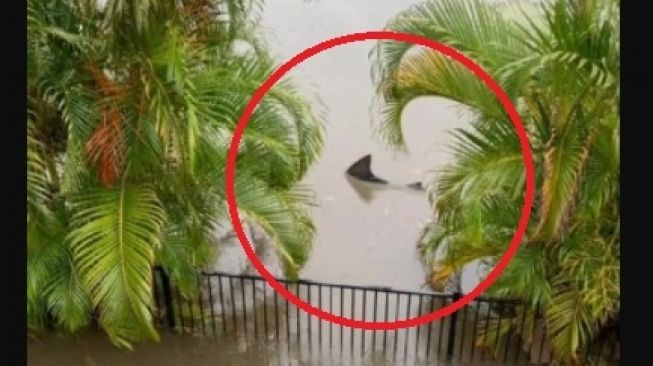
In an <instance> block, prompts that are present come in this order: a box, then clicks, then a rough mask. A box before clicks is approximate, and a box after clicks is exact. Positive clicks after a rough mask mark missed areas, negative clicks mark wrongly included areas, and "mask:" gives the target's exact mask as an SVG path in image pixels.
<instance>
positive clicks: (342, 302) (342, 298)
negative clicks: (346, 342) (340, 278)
mask: <svg viewBox="0 0 653 366" xmlns="http://www.w3.org/2000/svg"><path fill="white" fill-rule="evenodd" d="M338 288H339V289H340V314H339V315H340V316H344V315H345V312H344V310H343V308H344V305H345V298H344V296H342V294H343V289H342V286H338ZM343 331H344V327H340V354H342V332H343Z"/></svg>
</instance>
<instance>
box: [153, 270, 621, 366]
mask: <svg viewBox="0 0 653 366" xmlns="http://www.w3.org/2000/svg"><path fill="white" fill-rule="evenodd" d="M277 280H278V281H279V282H280V283H281V284H283V286H285V288H286V289H287V290H288V291H290V292H292V293H293V294H295V295H296V296H297V297H299V298H301V299H302V300H304V301H305V302H307V303H309V304H311V305H312V306H315V307H319V308H321V309H323V310H325V311H328V312H330V313H332V314H335V315H340V316H343V317H348V318H352V319H356V320H365V321H397V320H405V319H408V318H413V317H416V316H419V315H424V314H427V313H430V312H433V311H435V310H437V309H439V308H442V307H445V306H447V305H449V304H452V303H453V302H455V301H456V300H458V299H459V298H460V297H461V294H459V293H435V292H413V291H401V290H394V289H390V288H383V287H365V286H353V285H342V284H329V283H321V282H314V281H306V280H297V281H291V280H285V279H277ZM154 286H155V291H154V298H155V299H154V300H155V304H156V310H157V311H156V321H157V324H158V325H159V326H160V327H162V328H170V329H172V330H174V331H176V332H181V333H195V334H203V335H213V336H232V337H233V336H236V337H239V338H240V339H242V341H243V342H245V343H247V342H250V341H265V342H274V344H275V352H278V353H279V357H280V359H283V358H285V359H286V361H282V363H287V358H288V357H291V356H292V355H299V356H302V357H303V358H306V357H312V355H316V354H317V355H319V356H322V357H324V355H329V356H330V357H333V358H342V357H349V362H348V364H352V365H354V364H362V363H364V362H365V360H367V359H369V358H376V359H379V360H382V361H383V362H386V363H387V362H390V364H405V365H418V364H436V362H437V360H447V361H448V362H450V364H451V365H455V364H460V365H467V364H474V365H477V364H483V365H485V364H487V365H492V364H496V365H547V364H549V363H551V361H552V350H551V347H550V345H549V344H548V342H547V340H546V339H545V337H544V324H543V321H542V319H541V314H539V312H537V313H533V312H531V311H529V309H530V307H529V306H528V305H527V304H525V303H523V302H520V301H516V300H509V299H493V298H484V297H479V298H477V299H475V300H474V301H472V302H470V303H468V304H466V305H465V306H464V307H462V308H461V309H459V310H458V311H456V312H454V313H453V314H451V315H449V316H448V317H445V318H442V319H439V320H437V321H433V322H429V323H427V324H423V325H420V326H418V327H412V328H406V329H399V330H376V331H371V330H362V329H353V328H349V327H344V326H340V325H337V324H333V323H331V322H328V321H324V320H322V319H320V318H318V317H315V316H313V315H310V314H308V313H306V312H304V311H303V310H301V309H299V308H297V307H296V306H295V305H294V304H291V303H289V302H288V301H286V300H285V299H284V298H283V297H282V296H280V295H279V294H278V293H277V292H276V291H274V290H273V289H272V288H271V287H270V286H269V285H268V284H267V282H266V281H265V279H263V278H262V277H258V276H249V275H233V274H227V273H221V272H212V273H205V272H202V273H200V274H198V275H197V291H194V295H193V296H182V293H181V292H180V290H179V287H177V286H175V284H174V283H172V281H171V280H170V278H169V277H168V276H167V275H166V273H165V272H164V271H163V270H162V269H161V268H157V269H156V271H155V276H154ZM526 327H531V328H530V329H531V331H532V334H533V337H532V339H526V337H522V336H521V334H524V333H529V332H526V330H528V328H526ZM501 330H505V332H501ZM493 340H495V342H493ZM496 340H498V341H496ZM607 341H609V339H603V340H602V342H601V344H598V345H596V347H594V348H593V350H594V352H590V353H589V357H587V359H586V360H585V364H587V365H615V364H618V360H619V356H618V351H619V350H618V349H608V348H615V347H607V346H605V347H604V343H606V344H607V343H612V344H614V343H615V342H607ZM488 342H490V343H492V344H494V345H495V346H494V347H491V348H490V347H484V346H483V344H487V343H488ZM617 348H618V347H617ZM302 353H305V354H307V355H302ZM292 357H294V356H292ZM456 362H457V363H456Z"/></svg>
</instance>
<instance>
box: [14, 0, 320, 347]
mask: <svg viewBox="0 0 653 366" xmlns="http://www.w3.org/2000/svg"><path fill="white" fill-rule="evenodd" d="M259 9H260V3H259V2H258V1H247V0H213V1H210V0H194V1H185V0H184V1H162V0H139V1H125V0H106V1H104V2H97V1H95V0H29V1H28V95H27V98H28V109H27V131H28V134H27V141H28V149H27V166H28V176H27V188H28V198H27V208H28V215H27V221H28V233H27V235H28V242H27V245H28V259H27V265H28V288H27V296H28V303H27V306H28V324H29V325H30V327H32V328H40V327H42V326H43V325H44V324H45V322H46V320H47V319H48V318H51V319H53V320H54V321H55V322H56V324H58V325H59V326H60V327H61V328H63V329H65V330H67V331H70V332H74V331H76V330H78V329H80V328H82V327H84V326H86V325H88V324H89V322H91V321H92V320H97V322H98V324H99V326H101V327H102V328H103V329H104V330H105V331H106V333H107V334H108V335H109V338H110V340H111V341H112V342H114V343H115V344H117V345H120V346H125V347H130V345H131V343H133V342H135V341H140V340H145V339H154V340H156V339H157V338H158V335H157V332H156V330H155V329H154V326H153V323H152V310H153V304H152V274H151V273H152V267H153V265H155V264H160V265H162V266H163V267H164V268H165V269H166V271H167V272H168V273H169V274H170V275H171V276H172V277H173V278H174V279H175V282H176V283H177V284H178V285H179V287H180V289H181V290H182V292H184V293H186V294H189V293H191V292H192V291H193V287H194V285H195V283H196V282H195V277H194V274H195V271H196V270H197V269H198V268H199V267H201V266H202V265H203V264H205V263H207V260H208V258H209V256H210V255H211V253H212V250H211V247H210V246H209V244H208V242H209V238H210V235H211V231H212V229H213V228H214V226H215V225H221V224H227V223H228V221H227V219H226V206H225V193H224V188H223V185H224V183H223V182H224V168H225V161H226V151H227V147H228V143H229V138H230V136H231V133H232V131H233V129H234V128H235V124H236V121H237V120H238V117H239V114H240V112H241V110H242V109H243V108H244V106H245V104H246V103H247V101H248V99H249V97H250V95H251V94H252V93H253V91H254V90H255V89H256V88H257V87H258V85H260V83H261V82H262V81H263V80H264V79H265V78H266V76H267V75H268V74H269V73H270V72H271V70H272V69H273V67H274V64H273V62H272V60H271V59H270V57H269V56H268V54H267V53H266V50H265V47H264V44H263V43H262V42H261V41H260V37H259V36H258V35H257V33H256V21H257V17H258V15H257V14H258V11H259ZM322 135H323V132H322V122H321V117H320V116H319V115H316V114H315V113H314V112H313V111H312V109H311V108H310V103H309V102H308V101H306V100H304V99H303V98H301V97H300V96H299V95H298V92H297V90H296V89H295V88H294V86H293V84H292V83H291V82H290V81H289V80H283V81H282V82H280V83H279V84H278V85H276V86H275V87H274V88H273V90H271V91H270V93H269V95H268V96H267V97H266V98H265V99H264V101H263V102H262V103H261V104H260V105H259V106H258V108H257V109H256V111H255V113H254V115H253V117H252V119H251V122H250V123H249V125H248V129H247V132H246V134H245V136H244V138H243V142H242V144H241V148H240V151H239V157H238V170H237V179H236V190H237V194H238V203H239V206H240V212H241V215H242V216H243V219H249V220H251V221H253V222H255V223H256V224H257V225H259V226H260V227H261V228H262V229H263V231H264V232H265V233H266V235H267V236H268V238H269V239H270V242H271V243H273V244H274V245H275V248H276V249H277V251H278V253H279V256H280V258H281V260H282V261H283V263H284V266H285V269H286V272H287V274H288V275H290V276H292V275H296V272H297V269H298V268H299V267H300V266H301V265H302V264H303V263H304V262H305V261H306V259H307V255H308V252H309V249H310V243H311V241H312V238H313V235H314V228H313V226H312V224H311V220H310V218H309V217H308V216H307V212H306V208H305V203H306V202H307V201H308V200H309V199H310V196H309V195H308V193H309V192H308V191H307V190H306V188H304V187H301V186H299V185H298V184H297V183H298V182H299V181H300V179H301V178H302V177H303V176H304V174H305V173H306V171H307V169H308V167H309V166H310V165H311V164H312V163H313V162H314V161H315V159H316V157H317V156H318V154H319V152H320V150H321V147H322ZM91 315H92V316H91Z"/></svg>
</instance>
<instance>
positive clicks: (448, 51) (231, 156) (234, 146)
mask: <svg viewBox="0 0 653 366" xmlns="http://www.w3.org/2000/svg"><path fill="white" fill-rule="evenodd" d="M366 40H394V41H399V42H408V43H412V44H417V45H421V46H425V47H428V48H431V49H433V50H435V51H438V52H440V53H442V54H444V55H446V56H448V57H451V58H452V59H454V60H456V61H458V62H459V63H461V64H462V65H463V66H465V67H467V68H468V69H469V70H471V71H472V72H473V73H474V74H475V75H476V76H477V77H478V78H479V79H480V80H481V81H483V82H484V83H485V84H486V85H487V86H488V87H489V88H490V90H492V91H493V92H494V94H495V95H496V96H497V98H498V99H499V101H500V102H501V104H503V107H504V108H505V109H506V111H507V112H508V115H509V116H510V119H511V121H512V123H513V125H514V127H515V130H516V132H517V136H518V137H519V143H520V146H521V150H522V157H523V159H524V165H525V167H526V190H525V193H526V194H525V196H524V205H523V207H522V211H521V217H520V219H519V223H518V225H517V229H516V230H515V235H514V236H513V238H512V240H511V242H510V245H509V246H508V249H507V250H506V252H505V254H504V255H503V256H502V257H501V259H500V260H499V262H498V263H497V265H496V266H495V267H494V268H493V269H492V271H490V273H489V274H488V275H487V277H486V278H485V279H484V280H483V281H481V283H479V284H478V285H477V286H476V287H475V288H474V289H473V290H472V291H471V292H469V293H467V294H466V295H464V296H463V297H461V298H460V299H459V300H458V301H455V302H454V303H452V304H450V305H447V306H445V307H443V308H440V309H438V310H436V311H434V312H432V313H429V314H424V315H420V316H418V317H414V318H410V319H405V320H397V321H393V322H369V321H364V320H355V319H350V318H346V317H342V316H338V315H334V314H331V313H329V312H326V311H324V310H322V309H320V308H316V307H314V306H312V305H311V304H309V303H306V302H304V301H303V300H302V299H300V298H299V297H297V296H295V295H294V294H293V293H291V292H290V291H288V290H286V288H285V287H284V286H283V285H281V284H280V283H279V282H278V281H277V280H276V279H275V278H274V276H273V275H272V273H270V272H269V271H268V270H267V268H265V265H263V263H262V262H261V261H260V260H259V258H258V257H257V255H256V253H255V252H254V250H253V249H252V246H251V244H250V243H249V241H248V240H247V236H246V235H245V231H244V230H243V227H242V225H241V222H240V219H239V215H238V207H237V203H236V195H235V186H234V183H235V179H234V177H235V166H236V157H237V155H238V145H239V143H240V140H241V137H242V135H243V133H244V131H245V127H246V126H247V123H248V122H249V119H250V118H251V116H252V113H253V112H254V109H255V108H256V106H257V105H258V103H259V102H260V101H261V99H262V98H263V96H264V95H265V94H266V93H267V91H268V90H269V89H270V88H272V86H274V84H275V83H276V82H277V81H278V80H279V79H280V78H281V77H282V76H283V75H285V74H286V73H287V72H288V71H290V70H291V69H292V68H293V67H295V66H297V65H298V64H300V63H301V62H303V61H305V60H306V59H308V58H310V57H312V56H314V55H316V54H318V53H320V52H322V51H325V50H328V49H330V48H333V47H336V46H340V45H344V44H347V43H353V42H360V41H366ZM225 180H226V194H227V206H228V209H229V217H230V219H231V222H232V224H233V227H234V230H235V232H236V236H237V237H238V240H239V241H240V243H241V245H242V247H243V249H244V251H245V254H246V255H247V257H248V258H249V260H250V261H251V262H252V264H253V265H254V267H255V268H256V270H257V271H258V272H259V273H260V274H261V276H262V277H263V278H264V279H265V280H266V281H267V282H268V284H269V285H270V286H271V287H272V288H273V289H275V290H276V291H277V292H278V293H280V294H281V295H282V296H283V297H284V298H286V300H288V301H290V302H292V303H293V304H295V305H296V306H297V307H299V308H300V309H302V310H304V311H306V312H307V313H309V314H312V315H315V316H317V317H319V318H321V319H323V320H327V321H330V322H333V323H336V324H339V325H342V326H346V327H351V328H358V329H366V330H394V329H402V328H408V327H413V326H418V325H421V324H425V323H427V322H429V321H434V320H437V319H440V318H442V317H445V316H447V315H449V314H451V313H453V312H454V311H456V310H458V309H460V308H461V307H463V306H465V305H466V304H467V303H469V302H470V301H472V300H474V299H475V298H476V297H478V296H480V295H481V293H482V292H483V291H485V290H486V289H487V288H488V287H490V286H491V285H492V284H493V283H494V281H496V279H497V278H498V277H499V275H500V274H501V272H503V271H504V269H505V268H506V266H507V265H508V263H509V262H510V260H511V259H512V257H513V256H514V255H515V253H516V252H517V249H518V248H519V245H520V244H521V239H522V237H523V236H524V232H525V231H526V227H527V225H528V221H529V218H530V214H531V208H532V206H533V199H534V197H535V172H534V167H533V158H532V152H531V148H530V145H529V142H528V137H527V135H526V131H525V129H524V126H523V124H522V121H521V119H520V117H519V114H518V113H517V110H516V109H515V107H514V106H513V104H512V103H511V102H510V99H509V98H508V96H507V95H506V93H505V92H504V91H503V89H502V88H501V87H500V86H499V85H498V84H497V83H496V82H495V81H494V80H493V79H492V78H491V77H490V75H488V74H487V73H486V72H485V71H484V70H483V69H482V68H481V67H480V66H478V65H477V64H476V63H474V62H473V61H472V60H471V59H469V58H467V57H466V56H465V55H463V54H462V53H460V52H458V51H457V50H455V49H454V48H452V47H449V46H446V45H444V44H441V43H439V42H436V41H434V40H431V39H428V38H425V37H421V36H416V35H412V34H408V33H400V32H392V31H368V32H359V33H350V34H347V35H343V36H339V37H335V38H332V39H329V40H326V41H323V42H321V43H318V44H316V45H314V46H312V47H309V48H307V49H305V50H303V51H302V52H300V53H298V54H297V55H295V56H294V57H292V58H291V59H290V60H288V61H286V62H285V63H284V64H282V65H281V66H280V67H279V68H278V69H277V70H275V71H274V72H273V73H272V74H271V75H270V77H269V78H268V79H267V80H266V81H265V82H264V83H263V84H262V85H261V86H260V87H259V88H258V89H257V90H256V92H255V93H254V94H253V96H252V98H251V99H250V101H249V103H248V104H247V106H246V107H245V109H244V111H243V114H242V115H241V117H240V120H239V121H238V124H237V126H236V128H235V130H234V134H233V137H232V140H231V145H230V147H229V151H228V155H227V165H226V172H225Z"/></svg>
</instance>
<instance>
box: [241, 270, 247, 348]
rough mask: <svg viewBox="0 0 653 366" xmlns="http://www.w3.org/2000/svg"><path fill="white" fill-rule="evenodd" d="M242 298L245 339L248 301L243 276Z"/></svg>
mask: <svg viewBox="0 0 653 366" xmlns="http://www.w3.org/2000/svg"><path fill="white" fill-rule="evenodd" d="M240 298H241V300H242V304H241V305H242V313H243V318H242V319H243V330H244V331H245V339H247V303H246V302H245V279H244V278H243V277H240Z"/></svg>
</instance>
